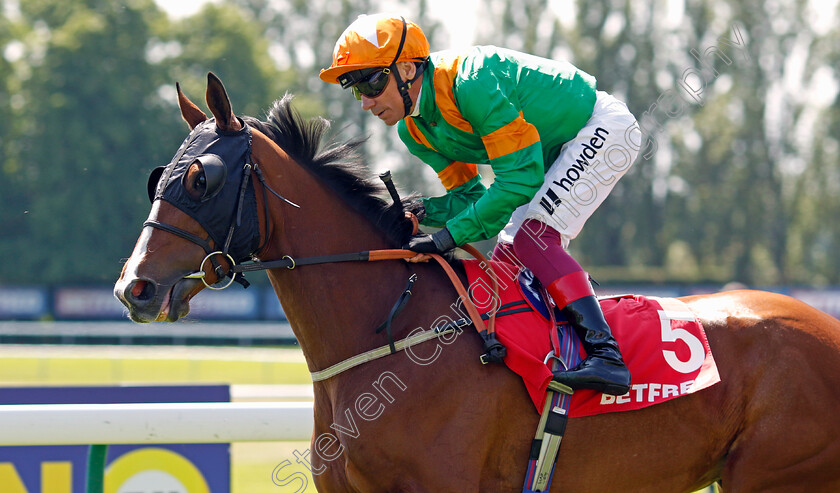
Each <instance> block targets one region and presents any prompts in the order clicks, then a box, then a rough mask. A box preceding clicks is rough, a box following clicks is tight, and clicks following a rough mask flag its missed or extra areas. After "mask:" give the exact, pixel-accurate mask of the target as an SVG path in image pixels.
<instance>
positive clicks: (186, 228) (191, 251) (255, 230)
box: [114, 73, 260, 322]
mask: <svg viewBox="0 0 840 493" xmlns="http://www.w3.org/2000/svg"><path fill="white" fill-rule="evenodd" d="M206 99H207V105H208V107H209V108H210V111H211V112H212V113H213V116H214V118H213V119H209V120H208V119H207V116H206V115H205V114H204V113H203V112H202V111H201V110H200V109H198V107H197V106H196V105H195V104H193V103H192V102H191V101H190V100H189V99H187V97H186V96H184V94H183V93H182V92H181V89H180V87H178V103H179V106H180V108H181V115H182V116H183V118H184V120H185V121H186V122H187V123H188V124H189V126H190V128H191V129H192V131H191V132H190V134H189V136H188V137H187V139H186V140H185V141H184V143H183V144H181V147H180V148H179V149H178V151H177V152H176V153H175V157H174V158H173V159H172V161H171V162H170V163H169V164H168V165H167V166H164V167H160V168H158V169H156V170H154V171H153V172H152V175H151V177H150V178H149V185H148V186H149V199H150V200H151V201H152V210H151V212H150V214H149V218H148V219H147V220H146V222H145V223H144V227H143V231H142V233H141V235H140V238H139V239H138V240H137V244H136V246H135V247H134V252H133V253H132V255H131V257H130V258H129V259H128V261H127V262H126V264H125V266H124V267H123V271H122V274H121V276H120V278H119V280H118V281H117V283H116V286H115V288H114V294H115V295H116V297H117V298H118V299H119V300H120V301H121V302H122V303H123V304H124V305H125V306H127V307H128V310H129V316H130V317H131V319H132V320H134V321H136V322H152V321H162V320H167V321H175V320H178V319H179V318H181V317H183V316H184V315H186V314H187V313H188V312H189V301H190V299H191V298H192V297H193V296H195V294H197V293H198V292H199V291H201V289H202V288H204V286H205V285H208V286H209V285H212V284H213V283H217V282H226V281H224V278H225V277H226V276H228V273H229V271H230V268H231V267H232V264H233V263H234V262H237V263H238V262H240V261H241V260H243V259H247V258H248V257H249V256H250V254H252V253H253V252H254V251H255V250H256V249H257V248H258V246H259V243H260V228H259V220H258V214H257V211H256V197H255V193H254V187H253V186H251V183H249V180H250V173H251V171H252V162H251V140H252V134H251V129H250V128H249V127H248V126H247V125H245V124H244V123H243V121H242V120H240V119H238V118H237V117H236V116H234V114H233V110H232V107H231V104H230V99H229V98H228V96H227V93H226V91H225V88H224V86H223V85H222V82H221V80H219V79H218V77H216V76H215V75H213V74H212V73H210V74H208V84H207V97H206ZM230 280H231V281H232V280H233V278H231V279H230Z"/></svg>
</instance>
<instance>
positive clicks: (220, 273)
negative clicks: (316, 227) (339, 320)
mask: <svg viewBox="0 0 840 493" xmlns="http://www.w3.org/2000/svg"><path fill="white" fill-rule="evenodd" d="M243 126H244V129H245V130H246V131H247V132H248V139H247V146H248V148H247V151H246V153H245V160H244V164H243V165H242V173H243V176H242V181H241V183H240V185H239V191H238V194H237V200H236V206H235V210H234V212H235V214H234V215H233V217H232V219H231V222H230V225H229V227H228V228H227V236H226V239H225V241H224V245H223V247H222V249H221V250H218V249H214V248H213V247H212V246H211V245H210V238H208V239H206V240H205V239H204V238H201V237H200V236H198V235H196V234H193V233H190V232H189V231H185V230H183V229H181V228H178V227H176V226H172V225H171V224H166V223H163V222H160V221H157V220H147V221H145V222H144V223H143V226H144V227H145V226H150V227H152V228H156V229H160V230H162V231H166V232H168V233H171V234H174V235H176V236H179V237H181V238H184V239H186V240H188V241H190V242H192V243H195V244H196V245H198V246H200V247H201V248H202V249H203V250H204V251H205V253H206V256H205V257H204V259H203V260H202V261H201V263H200V264H199V268H198V270H197V271H195V272H193V273H191V274H187V275H186V276H184V277H183V279H200V280H201V282H202V283H204V285H205V286H206V287H207V288H209V289H213V290H222V289H226V288H228V287H229V286H230V285H231V284H233V282H234V281H235V282H238V283H240V284H242V285H243V287H245V288H247V287H248V286H249V285H250V283H249V282H248V281H246V280H245V277H244V273H245V272H254V271H260V270H268V269H277V268H286V269H295V268H297V267H302V266H305V265H317V264H328V263H338V262H372V261H378V260H397V259H409V258H412V257H416V256H417V253H416V252H413V251H410V250H401V249H394V250H369V251H362V252H352V253H339V254H334V255H321V256H313V257H303V258H298V259H294V258H292V257H290V256H288V255H284V256H283V257H282V258H280V259H278V260H271V261H265V262H263V261H260V260H256V259H254V258H253V252H258V251H260V250H262V248H263V247H265V245H266V243H267V242H268V238H270V237H271V232H270V230H269V228H270V221H269V214H270V211H269V208H268V200H267V199H268V194H267V191H268V192H271V193H272V194H273V195H274V196H276V197H277V198H279V199H280V200H282V201H283V202H285V203H287V204H289V205H291V206H293V207H295V208H298V209H299V208H300V206H299V205H297V204H295V203H294V202H292V201H290V200H288V199H286V198H285V197H283V196H282V195H280V194H279V193H277V191H275V190H274V189H272V188H271V186H269V185H268V183H267V182H266V180H265V177H264V176H263V174H262V171H261V170H260V167H259V165H258V164H257V163H255V162H254V160H253V158H252V155H251V145H252V139H251V129H250V127H248V125H247V124H244V123H243ZM187 147H188V145H187V143H185V144H184V145H183V147H182V149H180V150H179V152H178V154H176V157H175V159H174V161H173V162H174V163H178V162H179V161H180V158H181V157H182V156H183V154H184V152H185V150H186V148H187ZM170 174H171V171H170V172H169V173H167V174H165V176H167V177H168V176H169V175H170ZM252 174H253V175H255V176H256V177H257V179H258V180H259V182H260V184H262V192H263V206H264V209H265V213H264V215H263V219H264V221H265V226H264V229H263V230H264V231H265V238H266V239H265V241H264V242H263V243H262V244H261V245H260V246H258V247H257V248H256V249H255V250H253V252H251V253H249V254H248V256H250V257H251V261H250V262H244V263H240V264H237V263H236V260H235V259H234V256H233V255H232V254H231V253H230V247H231V243H232V241H233V237H234V234H235V232H236V230H237V228H238V227H239V226H240V224H241V222H242V214H243V210H244V200H245V193H246V190H247V187H248V185H249V184H250V179H251V175H252ZM154 177H155V172H153V174H152V178H154ZM380 178H381V179H382V181H383V182H384V183H385V185H386V188H387V189H388V192H389V194H390V195H391V197H392V198H393V200H394V202H395V204H400V205H401V201H400V199H399V195H398V194H397V191H396V188H395V187H394V185H393V182H392V181H391V179H390V173H383V174H382V175H380ZM167 179H168V178H167ZM167 186H168V183H166V184H164V187H167ZM159 187H160V183H158V184H157V187H156V193H155V197H154V200H161V199H162V198H163V195H161V191H160V190H159V189H158V188H159ZM150 195H151V193H150ZM173 205H174V204H173ZM176 207H177V206H176ZM409 216H411V219H412V223H413V232H412V234H416V233H417V226H418V223H417V218H416V217H413V215H412V214H407V217H409ZM257 234H258V235H259V229H258V230H257ZM208 235H210V236H211V238H212V234H210V233H208ZM461 248H462V249H464V250H466V251H467V252H469V253H471V254H472V255H473V256H474V257H476V258H478V259H480V260H481V261H482V266H486V267H485V269H488V272H490V273H491V276H490V278H491V280H492V283H493V289H494V293H498V288H499V285H498V278H497V277H496V275H495V273H493V272H492V271H493V268H492V266H491V265H490V263H489V262H488V261H487V259H486V258H484V256H483V255H482V254H481V253H480V252H478V250H476V249H475V248H474V247H473V246H471V245H464V246H462V247H461ZM220 256H221V257H222V258H226V259H227V261H228V262H229V263H230V268H229V269H228V271H227V272H224V269H223V268H222V266H221V264H220V263H219V261H218V257H220ZM429 256H430V257H431V258H433V259H434V260H435V261H436V262H437V263H438V264H439V265H440V266H441V267H442V268H443V270H444V271H445V272H446V274H447V276H448V277H449V279H450V281H451V282H452V283H453V286H454V287H455V289H456V291H457V292H458V294H459V297H460V298H461V299H462V300H463V301H464V308H465V309H466V310H467V312H468V313H469V318H470V319H471V320H472V323H473V325H474V326H475V328H476V330H477V331H478V333H479V335H480V336H481V337H482V339H483V340H484V349H485V351H486V353H485V354H483V355H482V356H481V358H480V359H481V361H482V363H488V362H501V361H502V358H503V357H504V354H505V351H504V346H502V345H501V344H500V343H499V342H498V340H497V339H496V336H495V328H494V325H495V323H494V322H495V313H493V314H491V315H490V316H489V318H488V324H487V325H485V324H484V321H483V318H482V315H481V314H480V313H479V312H478V310H477V308H476V307H475V305H474V304H473V303H472V302H471V301H470V296H469V293H468V291H467V290H466V288H465V287H464V286H463V284H462V283H461V281H460V280H459V279H458V275H457V274H456V273H455V272H454V270H453V269H452V267H451V266H450V265H449V263H448V262H447V261H446V260H444V259H443V258H442V257H441V256H440V255H437V254H431V255H429ZM208 260H209V261H210V262H211V264H212V266H213V272H214V273H215V274H216V276H217V284H219V283H220V282H221V280H222V279H224V278H225V277H229V278H230V280H229V281H227V282H225V283H223V284H221V285H220V286H217V285H212V284H210V283H208V282H207V278H206V272H205V271H204V268H205V264H206V263H207V261H208ZM416 280H417V274H412V275H411V276H410V277H409V280H408V284H407V286H406V288H405V289H404V290H403V293H402V294H401V295H400V297H399V299H398V300H397V302H396V303H395V304H394V306H393V308H392V309H391V311H390V313H389V315H388V317H387V319H386V321H385V322H383V323H382V324H381V325H380V326H379V327H378V328H377V329H376V332H377V333H379V332H381V331H383V330H384V331H385V332H386V334H387V337H388V345H387V346H384V347H381V348H377V349H375V350H373V351H369V352H367V353H363V354H360V355H357V356H354V357H352V358H349V359H347V360H345V361H342V362H340V363H338V364H336V365H333V366H332V367H330V368H327V369H325V370H323V371H320V372H315V373H313V375H312V376H313V380H314V381H318V380H324V379H327V378H330V377H332V376H334V375H336V374H338V373H340V372H342V371H345V370H347V369H349V368H352V367H354V366H357V365H359V364H363V363H365V362H367V361H370V360H372V359H376V358H379V357H382V356H386V355H388V354H394V353H396V352H397V351H400V350H403V349H405V348H406V347H410V346H412V345H414V344H419V343H421V342H424V341H426V340H429V339H431V338H434V337H439V336H440V335H442V334H443V333H445V332H446V331H437V330H433V331H426V332H425V333H424V334H414V335H412V336H409V337H407V338H405V339H402V340H400V341H395V340H394V338H393V336H392V334H391V325H392V322H393V320H394V318H395V317H396V316H397V315H398V314H399V313H400V312H401V311H402V309H403V308H404V307H405V305H406V303H407V302H408V299H409V297H410V296H411V294H412V287H413V285H414V282H415V281H416ZM448 330H451V329H447V331H448Z"/></svg>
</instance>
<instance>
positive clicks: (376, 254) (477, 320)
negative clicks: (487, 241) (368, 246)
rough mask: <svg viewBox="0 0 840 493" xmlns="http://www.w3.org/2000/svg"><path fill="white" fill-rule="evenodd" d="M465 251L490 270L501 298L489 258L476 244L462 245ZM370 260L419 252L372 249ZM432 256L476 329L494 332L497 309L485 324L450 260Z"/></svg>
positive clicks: (389, 258) (495, 289)
mask: <svg viewBox="0 0 840 493" xmlns="http://www.w3.org/2000/svg"><path fill="white" fill-rule="evenodd" d="M460 248H461V249H462V250H464V251H465V252H467V253H469V254H470V255H472V256H473V257H475V258H476V259H478V260H480V261H481V266H482V267H483V268H484V270H486V271H487V272H488V274H489V275H490V278H491V279H492V281H493V296H494V297H495V299H497V300H498V299H499V280H498V278H497V277H496V272H495V271H494V270H493V266H492V265H491V264H490V262H489V261H488V260H487V258H486V257H485V256H484V255H483V254H482V253H481V252H479V251H478V250H477V249H476V248H475V247H474V246H472V245H464V246H462V247H460ZM369 254H370V255H369V258H368V261H370V262H373V261H376V260H394V259H401V258H403V259H409V258H414V257H416V256H417V255H419V254H417V253H415V252H412V251H411V250H371V251H370V252H369ZM428 255H429V256H430V257H432V258H433V259H435V261H436V262H437V263H438V264H439V265H440V266H441V268H443V271H444V272H446V275H447V277H449V281H450V282H451V283H452V285H453V286H454V287H455V290H456V291H457V292H458V295H459V296H460V297H461V300H463V302H464V308H465V309H466V310H467V314H468V315H469V316H470V319H472V321H473V324H475V330H477V331H478V332H482V331H485V330H486V331H487V334H493V333H495V331H496V312H495V310H494V311H493V313H491V314H490V317H489V318H488V320H487V325H486V326H485V325H484V320H482V319H481V314H480V313H479V312H478V308H476V306H475V303H473V301H472V299H471V298H470V295H469V292H468V291H467V288H465V287H464V283H462V282H461V279H459V278H458V274H456V273H455V270H454V269H452V266H451V265H449V262H447V261H446V260H444V258H443V257H441V256H440V255H438V254H435V253H433V254H428Z"/></svg>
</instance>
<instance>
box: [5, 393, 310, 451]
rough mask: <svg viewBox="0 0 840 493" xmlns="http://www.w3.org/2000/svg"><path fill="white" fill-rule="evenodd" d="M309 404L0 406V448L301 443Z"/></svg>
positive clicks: (307, 434)
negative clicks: (5, 446)
mask: <svg viewBox="0 0 840 493" xmlns="http://www.w3.org/2000/svg"><path fill="white" fill-rule="evenodd" d="M312 428H313V410H312V403H311V402H198V403H166V404H19V405H4V406H0V446H2V445H89V444H110V445H115V444H141V443H144V444H150V443H156V444H162V443H228V442H277V441H304V440H309V439H310V438H311V436H312Z"/></svg>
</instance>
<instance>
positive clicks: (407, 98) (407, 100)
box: [391, 17, 426, 118]
mask: <svg viewBox="0 0 840 493" xmlns="http://www.w3.org/2000/svg"><path fill="white" fill-rule="evenodd" d="M400 19H402V27H403V28H402V37H401V38H400V46H399V47H398V48H397V54H396V55H394V60H393V61H392V62H391V73H392V74H394V81H395V82H396V83H397V89H398V90H399V91H400V96H402V99H403V106H404V107H405V113H404V114H403V118H405V117H407V116H408V115H410V114H411V105H412V102H411V95H409V94H408V90H409V89H411V84H413V83H414V81H416V80H417V79H418V78H419V77H420V75H421V74H422V73H423V69H424V68H425V67H426V64H425V63H423V64H422V65H420V66H418V67H417V73H416V74H414V77H412V78H411V80H409V81H403V80H402V77H400V71H399V69H397V60H398V59H399V58H400V55H402V50H403V46H404V45H405V36H406V33H407V32H408V25H407V24H406V22H405V17H400Z"/></svg>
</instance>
